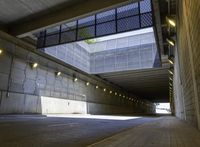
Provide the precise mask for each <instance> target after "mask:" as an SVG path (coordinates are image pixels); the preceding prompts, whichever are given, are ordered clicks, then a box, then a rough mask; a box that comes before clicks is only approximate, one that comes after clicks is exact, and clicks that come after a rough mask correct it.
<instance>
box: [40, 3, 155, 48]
mask: <svg viewBox="0 0 200 147" xmlns="http://www.w3.org/2000/svg"><path fill="white" fill-rule="evenodd" d="M152 17H153V15H152V2H151V0H141V1H140V2H135V3H131V4H129V5H126V6H121V7H119V8H115V9H111V10H108V11H104V12H101V13H97V14H95V15H91V16H88V17H85V18H82V19H79V20H76V21H72V22H69V23H65V24H62V25H60V26H56V27H53V28H49V29H46V30H44V31H42V32H40V33H39V34H38V35H37V37H38V42H37V47H38V48H45V47H49V46H54V45H58V44H64V43H70V42H75V41H81V40H86V39H92V38H96V37H102V36H107V35H111V34H117V33H122V32H127V31H133V30H138V29H142V28H147V27H152V26H153V18H152Z"/></svg>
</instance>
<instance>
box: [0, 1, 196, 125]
mask: <svg viewBox="0 0 200 147" xmlns="http://www.w3.org/2000/svg"><path fill="white" fill-rule="evenodd" d="M188 3H189V4H188ZM198 7H199V1H197V0H194V2H187V1H186V0H183V1H180V0H168V1H166V0H160V1H158V0H139V1H136V0H134V1H126V0H117V1H115V0H111V1H109V2H101V1H99V0H97V1H95V2H94V1H92V0H88V1H87V2H84V1H83V0H76V1H72V0H69V1H65V0H58V1H55V2H53V1H51V2H49V3H46V4H44V3H43V2H39V4H36V3H35V2H33V3H31V2H28V1H27V2H24V3H23V4H22V2H21V1H16V7H15V6H12V5H11V4H10V3H8V2H6V1H5V2H4V3H2V4H1V6H0V8H1V9H0V12H1V14H0V22H1V24H0V29H1V32H0V80H1V83H0V114H72V113H73V114H74V113H75V114H77V113H78V114H123V115H149V114H151V115H152V114H155V113H156V106H158V103H161V104H160V105H162V104H164V103H169V104H170V108H169V107H168V108H159V109H160V110H161V109H162V110H165V111H167V112H169V109H170V110H171V114H173V115H175V116H177V117H178V118H180V119H182V120H185V121H187V122H188V123H190V124H191V125H193V126H195V127H199V126H200V110H199V70H198V69H199V60H198V55H199V54H198V53H199V50H198V46H199V35H198V34H199V32H198V30H199V29H198V24H199V19H197V18H199V16H198V15H197V14H198ZM7 9H9V10H12V11H9V12H7ZM29 10H30V11H29ZM74 10H77V11H76V13H75V11H74ZM186 10H187V11H186ZM6 12H7V13H6ZM194 14H195V15H194ZM193 16H195V17H193ZM30 18H31V19H30ZM32 18H34V19H32Z"/></svg>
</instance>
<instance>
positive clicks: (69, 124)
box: [48, 123, 78, 127]
mask: <svg viewBox="0 0 200 147" xmlns="http://www.w3.org/2000/svg"><path fill="white" fill-rule="evenodd" d="M74 125H78V123H68V124H53V125H48V127H60V126H70V127H71V126H74Z"/></svg>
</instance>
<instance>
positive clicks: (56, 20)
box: [9, 0, 138, 37]
mask: <svg viewBox="0 0 200 147" xmlns="http://www.w3.org/2000/svg"><path fill="white" fill-rule="evenodd" d="M135 1H138V0H95V1H94V0H85V1H83V2H79V3H77V4H76V5H73V6H70V7H69V6H68V7H65V8H62V9H60V10H57V11H56V12H51V13H48V14H46V15H43V16H38V17H36V18H33V19H32V20H28V21H25V22H24V21H21V22H18V23H17V24H11V25H10V27H9V33H10V34H12V35H14V36H18V37H25V36H27V34H30V33H33V32H36V31H39V30H41V29H44V28H47V27H50V26H54V25H59V24H61V23H64V22H67V21H71V20H74V19H77V18H79V17H82V16H85V15H89V14H93V13H94V12H99V11H102V10H105V9H109V8H112V7H114V6H119V5H121V4H127V3H131V2H135Z"/></svg>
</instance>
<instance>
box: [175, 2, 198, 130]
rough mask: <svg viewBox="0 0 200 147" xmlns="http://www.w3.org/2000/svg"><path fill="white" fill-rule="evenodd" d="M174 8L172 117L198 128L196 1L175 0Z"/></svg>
mask: <svg viewBox="0 0 200 147" xmlns="http://www.w3.org/2000/svg"><path fill="white" fill-rule="evenodd" d="M177 8H178V15H177V49H176V53H175V58H177V59H176V61H175V74H174V75H175V76H174V87H175V88H174V90H175V95H174V97H175V106H176V116H177V117H179V118H181V119H184V120H186V121H187V122H189V123H190V124H192V125H193V126H195V127H198V128H199V129H200V105H199V104H200V68H199V67H200V60H199V57H200V49H199V47H200V29H199V26H200V18H199V16H200V14H199V9H200V1H199V0H192V1H188V0H178V6H177Z"/></svg>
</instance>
